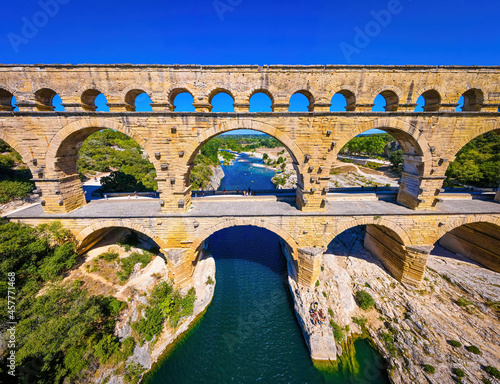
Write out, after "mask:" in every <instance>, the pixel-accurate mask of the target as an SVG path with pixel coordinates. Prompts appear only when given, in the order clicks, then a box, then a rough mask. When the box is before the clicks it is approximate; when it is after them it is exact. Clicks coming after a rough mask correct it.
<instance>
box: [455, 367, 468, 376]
mask: <svg viewBox="0 0 500 384" xmlns="http://www.w3.org/2000/svg"><path fill="white" fill-rule="evenodd" d="M453 373H454V374H455V375H456V376H457V377H458V378H462V377H465V372H464V371H463V370H461V369H460V368H455V369H454V370H453Z"/></svg>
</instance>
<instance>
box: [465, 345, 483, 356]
mask: <svg viewBox="0 0 500 384" xmlns="http://www.w3.org/2000/svg"><path fill="white" fill-rule="evenodd" d="M465 349H466V350H468V351H469V352H472V353H474V354H476V355H480V354H481V350H480V349H479V348H478V347H476V346H475V345H469V346H467V347H465Z"/></svg>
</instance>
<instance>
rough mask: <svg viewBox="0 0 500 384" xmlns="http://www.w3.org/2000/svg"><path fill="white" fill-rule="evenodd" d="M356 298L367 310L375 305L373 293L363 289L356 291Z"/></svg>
mask: <svg viewBox="0 0 500 384" xmlns="http://www.w3.org/2000/svg"><path fill="white" fill-rule="evenodd" d="M356 299H357V301H358V305H359V306H360V307H361V308H362V309H363V310H365V311H366V310H368V309H370V308H371V307H373V306H374V305H375V301H374V300H373V297H372V295H370V294H369V293H368V292H366V291H363V290H361V291H358V292H356Z"/></svg>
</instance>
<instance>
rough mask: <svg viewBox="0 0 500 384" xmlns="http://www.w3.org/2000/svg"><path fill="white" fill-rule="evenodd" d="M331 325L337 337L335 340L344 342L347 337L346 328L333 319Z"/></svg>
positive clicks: (334, 335)
mask: <svg viewBox="0 0 500 384" xmlns="http://www.w3.org/2000/svg"><path fill="white" fill-rule="evenodd" d="M330 326H331V327H332V331H333V337H334V338H335V340H336V341H337V342H338V343H340V342H342V341H343V340H344V337H345V333H344V329H343V328H342V327H341V326H340V325H338V324H337V323H336V322H335V321H333V320H331V319H330Z"/></svg>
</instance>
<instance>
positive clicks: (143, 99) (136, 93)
mask: <svg viewBox="0 0 500 384" xmlns="http://www.w3.org/2000/svg"><path fill="white" fill-rule="evenodd" d="M151 103H152V101H151V98H150V97H149V95H148V94H147V93H146V92H144V91H142V90H140V89H133V90H131V91H129V92H127V94H126V95H125V104H126V108H127V110H128V111H135V112H151V111H152V110H153V108H152V107H151Z"/></svg>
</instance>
